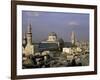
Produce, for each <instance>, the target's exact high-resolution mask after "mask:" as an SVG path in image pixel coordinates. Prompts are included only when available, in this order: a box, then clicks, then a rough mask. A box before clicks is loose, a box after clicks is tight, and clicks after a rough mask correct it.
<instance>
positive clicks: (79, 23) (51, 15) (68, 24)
mask: <svg viewBox="0 0 100 80" xmlns="http://www.w3.org/2000/svg"><path fill="white" fill-rule="evenodd" d="M29 24H31V25H32V40H33V41H34V42H40V41H43V40H46V39H47V37H48V33H50V32H55V33H56V34H57V36H58V38H62V39H63V40H64V41H65V42H66V41H70V39H71V37H70V36H71V32H72V31H74V32H75V34H76V38H77V39H78V40H79V41H82V40H85V41H89V14H82V13H61V12H43V11H41V12H39V11H22V32H23V35H24V33H25V32H27V26H28V25H29Z"/></svg>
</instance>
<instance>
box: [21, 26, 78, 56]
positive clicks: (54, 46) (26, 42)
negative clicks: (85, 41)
mask: <svg viewBox="0 0 100 80" xmlns="http://www.w3.org/2000/svg"><path fill="white" fill-rule="evenodd" d="M75 43H76V38H75V33H74V32H72V35H71V42H64V41H63V39H59V38H58V36H57V34H56V33H55V32H51V33H49V34H48V37H47V40H45V41H41V42H40V43H38V44H35V43H32V26H31V24H30V25H28V27H27V32H26V33H25V34H24V37H23V40H22V52H23V54H25V55H33V56H34V55H35V53H36V52H43V51H56V50H57V51H62V52H69V51H70V49H71V47H72V46H73V45H75Z"/></svg>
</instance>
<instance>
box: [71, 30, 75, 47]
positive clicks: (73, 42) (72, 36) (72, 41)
mask: <svg viewBox="0 0 100 80" xmlns="http://www.w3.org/2000/svg"><path fill="white" fill-rule="evenodd" d="M71 43H72V44H73V45H75V32H74V31H72V34H71Z"/></svg>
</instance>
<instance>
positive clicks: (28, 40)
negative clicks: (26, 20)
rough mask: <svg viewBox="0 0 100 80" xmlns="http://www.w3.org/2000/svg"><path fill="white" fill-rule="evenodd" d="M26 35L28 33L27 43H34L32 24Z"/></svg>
mask: <svg viewBox="0 0 100 80" xmlns="http://www.w3.org/2000/svg"><path fill="white" fill-rule="evenodd" d="M26 35H27V44H28V45H30V44H32V28H31V24H30V25H29V26H28V29H27V34H26Z"/></svg>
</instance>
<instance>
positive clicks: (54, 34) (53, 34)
mask: <svg viewBox="0 0 100 80" xmlns="http://www.w3.org/2000/svg"><path fill="white" fill-rule="evenodd" d="M49 36H57V34H56V33H55V32H51V33H49Z"/></svg>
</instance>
